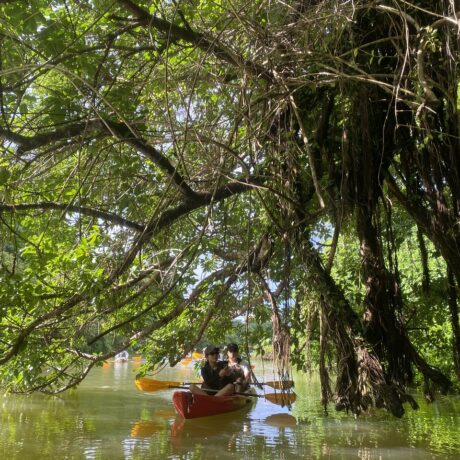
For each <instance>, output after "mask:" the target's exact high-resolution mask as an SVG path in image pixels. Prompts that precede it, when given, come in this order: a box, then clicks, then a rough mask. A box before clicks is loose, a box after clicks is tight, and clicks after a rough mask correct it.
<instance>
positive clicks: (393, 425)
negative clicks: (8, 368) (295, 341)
mask: <svg viewBox="0 0 460 460" xmlns="http://www.w3.org/2000/svg"><path fill="white" fill-rule="evenodd" d="M137 365H138V363H136V362H129V363H111V364H110V365H109V366H108V367H104V368H97V369H94V370H93V371H92V372H91V374H90V375H89V376H88V378H87V379H86V380H85V381H84V382H83V383H82V384H81V385H80V387H79V388H78V389H77V390H75V391H71V392H68V393H66V394H64V395H61V396H58V397H56V396H55V397H50V396H43V395H38V394H37V395H31V396H16V395H7V396H1V397H0V398H1V399H0V459H2V460H3V459H5V460H29V459H30V460H35V459H38V460H41V459H43V460H48V459H59V460H61V459H78V460H79V459H82V460H83V459H97V460H102V459H103V460H106V459H107V460H108V459H110V460H118V459H120V460H121V459H132V460H135V459H166V458H169V459H197V460H198V459H200V460H201V459H219V460H225V459H232V460H235V459H254V460H255V459H257V460H259V459H270V460H271V459H309V458H311V459H323V458H325V459H366V460H368V459H459V458H460V412H459V411H460V397H459V396H452V395H450V396H447V397H439V398H438V400H437V401H436V402H435V403H433V404H427V403H425V402H424V400H423V398H421V397H420V396H418V395H414V396H415V397H416V399H417V401H418V402H419V404H420V409H419V410H418V411H413V410H411V409H410V408H409V407H408V408H407V413H406V414H405V415H404V417H403V418H402V419H396V418H393V417H391V416H390V415H388V414H386V413H385V412H384V411H375V412H374V413H372V414H369V415H366V416H361V417H359V418H357V419H355V418H354V417H353V416H351V415H347V414H343V413H337V412H335V411H334V410H333V408H332V407H331V410H330V412H329V415H327V416H326V415H325V414H324V413H323V411H322V408H321V406H320V403H319V400H320V396H319V391H320V388H319V382H318V379H317V377H315V376H313V377H306V376H296V378H295V382H296V386H295V392H296V394H297V401H296V402H295V403H294V405H293V407H292V410H290V411H289V410H288V409H287V408H286V407H284V408H283V407H281V406H279V405H275V404H273V403H271V402H269V401H267V400H265V399H263V398H257V399H256V398H255V404H254V405H253V406H252V407H251V408H250V409H249V410H244V411H243V412H235V413H233V414H225V415H220V416H214V417H207V418H202V419H194V420H187V421H184V420H182V419H181V418H180V417H179V416H177V415H176V414H175V412H174V409H173V406H172V403H171V395H172V390H165V391H160V392H156V393H143V392H140V391H139V390H137V388H136V387H135V385H134V375H135V372H136V366H137ZM255 371H256V374H257V376H258V377H259V378H260V379H261V380H262V377H263V373H265V374H266V380H273V375H271V372H270V370H269V369H267V368H264V367H263V366H262V363H256V368H255ZM157 378H158V379H164V380H177V381H181V382H182V381H190V380H196V377H194V373H193V367H192V365H191V364H189V365H187V366H181V365H178V366H176V367H175V368H173V369H166V370H165V371H163V372H162V374H161V375H160V376H158V377H157Z"/></svg>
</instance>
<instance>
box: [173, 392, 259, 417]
mask: <svg viewBox="0 0 460 460" xmlns="http://www.w3.org/2000/svg"><path fill="white" fill-rule="evenodd" d="M253 394H254V393H253ZM172 399H173V404H174V407H175V408H176V411H177V412H178V413H179V414H180V415H182V417H184V418H197V417H208V416H209V415H218V414H224V413H226V412H233V411H235V410H239V409H243V408H245V407H247V408H249V407H250V406H251V404H252V403H253V402H254V400H255V398H254V396H250V395H249V396H244V395H233V396H205V395H196V394H192V393H191V392H190V391H175V392H174V394H173V398H172Z"/></svg>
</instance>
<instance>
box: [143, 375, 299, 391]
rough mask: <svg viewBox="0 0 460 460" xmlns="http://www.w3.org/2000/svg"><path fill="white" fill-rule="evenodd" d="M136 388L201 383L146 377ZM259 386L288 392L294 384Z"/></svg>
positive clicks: (264, 383)
mask: <svg viewBox="0 0 460 460" xmlns="http://www.w3.org/2000/svg"><path fill="white" fill-rule="evenodd" d="M135 383H136V386H137V388H139V390H142V391H159V390H162V389H163V388H169V387H171V386H178V385H191V384H192V383H193V384H195V385H197V384H198V385H199V384H200V383H201V382H175V381H171V380H155V379H151V378H148V377H140V378H138V379H136V381H135ZM260 385H266V386H269V387H271V388H274V389H275V390H281V389H284V390H289V389H290V388H292V387H293V386H294V382H293V381H292V380H287V381H285V382H272V381H270V382H261V383H260Z"/></svg>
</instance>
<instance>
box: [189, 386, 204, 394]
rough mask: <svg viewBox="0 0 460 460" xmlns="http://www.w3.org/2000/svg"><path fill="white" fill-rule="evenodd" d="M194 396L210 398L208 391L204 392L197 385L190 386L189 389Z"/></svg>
mask: <svg viewBox="0 0 460 460" xmlns="http://www.w3.org/2000/svg"><path fill="white" fill-rule="evenodd" d="M188 389H189V390H190V391H191V392H192V393H193V394H194V395H204V396H208V393H206V391H204V390H202V389H201V388H198V387H197V386H196V385H193V384H192V385H190V386H189V388H188Z"/></svg>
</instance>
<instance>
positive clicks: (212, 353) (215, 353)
mask: <svg viewBox="0 0 460 460" xmlns="http://www.w3.org/2000/svg"><path fill="white" fill-rule="evenodd" d="M218 354H219V353H217V351H212V352H211V353H208V355H218Z"/></svg>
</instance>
